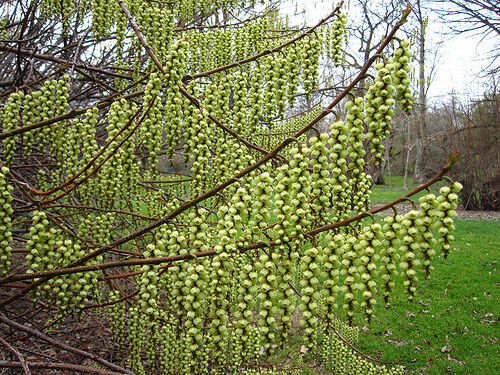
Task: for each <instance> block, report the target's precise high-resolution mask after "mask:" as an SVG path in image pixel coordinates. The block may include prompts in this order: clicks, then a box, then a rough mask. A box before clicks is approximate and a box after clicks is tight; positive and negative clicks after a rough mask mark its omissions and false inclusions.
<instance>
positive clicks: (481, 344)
mask: <svg viewBox="0 0 500 375" xmlns="http://www.w3.org/2000/svg"><path fill="white" fill-rule="evenodd" d="M456 227H457V229H456V232H455V237H456V238H457V239H456V241H455V243H454V251H453V253H452V254H451V255H450V256H449V257H448V259H446V260H445V259H443V257H442V256H437V257H436V258H435V262H434V267H435V270H434V272H433V275H432V277H431V279H430V280H425V279H424V277H423V275H422V277H421V281H420V282H419V285H418V291H417V297H416V300H415V302H409V301H408V300H407V298H406V295H405V293H404V290H403V285H402V280H398V281H399V282H398V283H397V284H396V290H395V293H394V294H393V299H392V300H391V302H390V307H388V308H384V304H383V301H381V300H380V301H379V305H378V311H376V314H375V319H374V321H373V322H372V324H371V325H370V326H369V327H365V328H364V329H362V331H363V332H362V333H360V340H359V342H358V343H357V344H356V347H358V348H359V349H360V350H361V351H363V352H364V353H366V354H369V355H371V356H374V357H377V358H379V359H381V360H383V361H388V362H396V361H401V363H402V364H403V365H405V366H406V372H407V373H408V374H423V375H431V374H435V375H438V374H458V375H476V374H477V375H479V374H485V375H490V374H491V375H497V374H500V353H499V343H498V340H499V337H500V331H499V329H498V314H499V301H500V292H499V289H500V277H499V273H498V263H497V261H498V259H499V258H500V222H498V221H496V222H494V221H483V220H476V221H473V220H457V221H456ZM358 324H359V325H360V326H362V325H363V324H364V323H363V322H362V321H361V320H360V321H359V322H358ZM300 345H301V335H300V332H297V333H296V334H295V335H292V337H291V338H290V339H289V343H288V344H287V345H286V346H285V348H284V349H283V350H279V351H278V353H277V357H276V358H275V360H276V362H275V363H279V364H281V365H283V364H284V363H285V364H286V365H285V367H288V368H289V367H294V366H295V367H299V368H302V370H301V371H300V372H301V373H303V374H327V373H328V374H332V372H327V371H325V370H324V368H323V366H322V365H321V364H320V363H318V362H317V360H316V358H315V356H314V355H310V354H307V355H306V356H305V357H304V364H302V363H301V362H300V360H298V358H299V357H300V355H299V349H300ZM297 361H299V362H297Z"/></svg>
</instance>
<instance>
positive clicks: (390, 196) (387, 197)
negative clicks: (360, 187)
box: [371, 176, 442, 203]
mask: <svg viewBox="0 0 500 375" xmlns="http://www.w3.org/2000/svg"><path fill="white" fill-rule="evenodd" d="M385 182H386V185H374V186H373V187H372V189H371V190H372V194H371V200H372V203H389V202H392V201H394V200H396V199H398V198H399V197H401V196H402V195H405V194H407V193H409V192H410V191H412V190H413V189H415V188H416V187H417V186H418V184H413V183H412V181H411V179H408V186H407V189H403V182H404V180H403V177H402V176H392V177H391V181H390V182H391V184H389V178H388V177H386V178H385ZM441 186H442V184H440V183H437V184H435V185H434V186H433V187H432V188H431V189H430V191H431V192H432V193H434V194H436V195H437V194H438V193H439V188H440V187H441ZM425 194H427V191H426V190H424V191H421V192H420V193H418V194H415V195H414V196H412V198H411V199H413V200H414V201H415V203H418V198H420V197H421V196H423V195H425Z"/></svg>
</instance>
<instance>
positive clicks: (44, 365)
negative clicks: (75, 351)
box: [0, 360, 132, 375]
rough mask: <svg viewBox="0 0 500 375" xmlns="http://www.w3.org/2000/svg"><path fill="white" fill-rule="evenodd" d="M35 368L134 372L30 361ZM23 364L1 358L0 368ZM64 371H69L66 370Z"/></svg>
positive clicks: (107, 374) (110, 374)
mask: <svg viewBox="0 0 500 375" xmlns="http://www.w3.org/2000/svg"><path fill="white" fill-rule="evenodd" d="M28 364H29V365H30V366H31V367H33V368H48V369H57V370H67V371H71V372H73V371H76V372H81V373H82V374H98V375H123V374H132V373H130V372H127V373H125V372H114V371H107V370H101V369H99V368H95V367H89V366H81V365H74V364H72V363H55V362H29V363H28ZM21 366H22V364H21V363H19V362H13V361H1V360H0V368H16V367H21ZM64 373H67V372H66V371H65V372H64Z"/></svg>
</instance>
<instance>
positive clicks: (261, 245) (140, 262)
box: [0, 152, 458, 304]
mask: <svg viewBox="0 0 500 375" xmlns="http://www.w3.org/2000/svg"><path fill="white" fill-rule="evenodd" d="M457 157H458V152H457V153H455V154H454V155H452V156H451V157H450V163H449V164H448V165H447V166H446V167H444V168H443V169H442V170H441V171H440V172H439V173H438V174H437V175H436V176H435V177H434V178H432V179H430V180H429V181H427V182H426V183H424V184H422V185H420V186H418V187H416V188H415V189H413V190H412V191H411V192H409V193H408V194H405V195H404V196H402V197H401V198H398V199H396V200H394V201H392V202H390V203H387V204H385V205H383V206H380V207H377V208H374V209H371V210H369V211H365V212H363V213H360V214H358V215H356V216H353V217H351V218H348V219H346V220H343V221H339V222H337V223H333V224H328V225H323V226H321V227H318V228H315V229H312V230H310V231H308V232H305V233H303V235H304V236H315V235H317V234H319V233H322V232H325V231H327V230H331V229H335V228H339V227H343V226H347V225H349V224H351V223H352V222H356V221H359V220H361V219H363V218H365V217H367V216H370V215H374V214H376V213H378V212H381V211H384V210H387V209H388V208H391V207H393V206H395V205H397V204H399V203H401V202H403V201H405V200H406V199H407V198H408V197H410V196H412V195H415V194H417V193H419V192H420V191H422V190H425V189H427V188H428V187H429V186H431V185H433V184H434V183H436V182H437V181H439V180H441V178H442V177H443V176H444V174H445V173H446V172H447V171H448V170H450V168H451V167H452V165H453V163H454V162H455V161H454V160H456V158H457ZM452 158H454V159H453V160H452ZM188 203H189V202H188ZM162 220H163V219H162ZM143 230H144V229H141V230H139V231H138V232H141V231H143ZM136 233H137V232H136ZM143 233H145V232H143ZM127 237H130V236H127ZM118 241H120V240H118ZM118 241H115V243H116V242H118ZM111 245H112V244H110V245H107V246H104V247H103V248H107V247H109V246H111ZM278 245H279V243H278V242H276V241H271V242H255V243H252V244H249V245H246V246H242V247H240V248H239V251H240V252H246V251H249V250H255V249H261V248H264V247H274V246H278ZM101 250H102V248H101V249H98V250H97V251H96V252H95V253H99V254H101V253H100V251H101ZM93 254H94V253H93ZM216 254H217V253H216V251H215V250H214V249H211V250H207V251H201V252H197V253H192V254H189V253H185V254H180V255H170V256H166V257H159V258H148V259H130V260H117V261H113V262H108V263H101V264H92V265H87V266H80V267H73V266H72V264H70V265H68V266H67V267H66V268H62V269H58V270H50V271H43V272H36V273H30V274H23V275H13V276H7V277H4V278H3V279H0V285H2V284H4V283H9V282H14V281H22V280H30V279H37V278H43V279H47V280H48V279H49V278H52V277H54V276H61V275H67V274H71V273H80V272H88V271H99V270H104V269H108V268H116V267H124V266H138V265H144V264H161V263H170V262H178V261H187V260H191V259H196V258H202V257H208V256H213V255H216ZM90 255H92V254H90ZM82 259H85V257H84V258H82ZM82 259H80V260H82ZM86 260H88V259H85V261H86ZM74 263H76V262H74ZM35 284H37V283H33V284H32V285H35ZM28 288H29V287H27V288H26V289H28ZM3 303H4V302H3V301H2V304H3Z"/></svg>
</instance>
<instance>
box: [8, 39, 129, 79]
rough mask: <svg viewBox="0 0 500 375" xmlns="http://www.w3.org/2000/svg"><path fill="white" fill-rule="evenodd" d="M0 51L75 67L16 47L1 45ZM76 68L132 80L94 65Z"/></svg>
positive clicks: (48, 56)
mask: <svg viewBox="0 0 500 375" xmlns="http://www.w3.org/2000/svg"><path fill="white" fill-rule="evenodd" d="M0 51H2V52H9V53H15V54H18V55H22V56H28V57H34V58H35V59H38V60H45V61H50V62H54V63H57V64H65V65H68V66H70V65H73V63H72V62H71V61H69V60H64V59H60V58H57V57H54V56H52V55H43V54H41V53H35V51H32V50H26V49H18V48H14V47H7V46H3V45H0ZM74 66H75V67H77V68H80V69H85V70H90V71H94V72H97V73H102V74H106V75H109V76H112V77H116V78H124V79H131V77H130V76H127V75H124V74H120V73H114V72H110V71H107V70H104V69H102V68H98V67H96V66H92V65H84V64H76V65H74Z"/></svg>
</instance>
